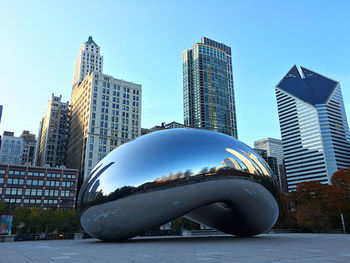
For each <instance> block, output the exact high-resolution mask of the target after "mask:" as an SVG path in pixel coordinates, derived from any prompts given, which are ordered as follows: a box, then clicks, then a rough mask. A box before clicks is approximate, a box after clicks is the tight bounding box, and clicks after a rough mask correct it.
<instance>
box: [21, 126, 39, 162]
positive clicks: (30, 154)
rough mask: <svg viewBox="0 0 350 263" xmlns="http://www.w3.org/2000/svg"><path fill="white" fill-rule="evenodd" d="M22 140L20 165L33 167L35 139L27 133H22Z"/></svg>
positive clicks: (33, 135)
mask: <svg viewBox="0 0 350 263" xmlns="http://www.w3.org/2000/svg"><path fill="white" fill-rule="evenodd" d="M21 137H22V138H23V152H22V160H21V164H25V165H34V159H35V149H36V143H37V141H36V138H35V134H32V133H29V131H23V132H22V134H21Z"/></svg>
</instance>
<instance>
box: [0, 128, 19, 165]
mask: <svg viewBox="0 0 350 263" xmlns="http://www.w3.org/2000/svg"><path fill="white" fill-rule="evenodd" d="M22 153H23V138H22V137H15V136H14V133H13V132H9V131H5V132H4V135H3V137H2V143H1V149H0V163H2V164H14V165H18V164H21V162H22Z"/></svg>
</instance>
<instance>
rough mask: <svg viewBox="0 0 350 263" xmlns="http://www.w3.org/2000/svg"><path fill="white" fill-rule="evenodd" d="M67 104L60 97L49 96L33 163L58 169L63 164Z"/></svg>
mask: <svg viewBox="0 0 350 263" xmlns="http://www.w3.org/2000/svg"><path fill="white" fill-rule="evenodd" d="M68 112H69V102H68V101H67V102H63V101H62V96H59V97H57V96H55V95H54V94H52V95H51V99H50V100H49V102H48V105H47V111H46V114H45V116H44V118H43V119H42V121H41V122H40V127H39V134H38V142H37V151H36V159H35V163H36V165H38V166H43V165H45V164H48V165H50V166H51V167H59V166H61V165H64V164H65V160H64V157H65V146H66V140H67V132H68Z"/></svg>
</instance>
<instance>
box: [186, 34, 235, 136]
mask: <svg viewBox="0 0 350 263" xmlns="http://www.w3.org/2000/svg"><path fill="white" fill-rule="evenodd" d="M182 63H183V102H184V124H185V125H187V126H190V127H194V128H203V129H208V130H212V131H218V132H222V133H225V134H228V135H231V136H233V137H235V138H237V124H236V108H235V96H234V87H233V74H232V59H231V48H230V47H228V46H226V45H224V44H222V43H218V42H216V41H213V40H211V39H209V38H206V37H202V38H201V41H200V43H196V44H195V45H194V46H193V47H192V49H190V50H185V51H184V52H183V54H182Z"/></svg>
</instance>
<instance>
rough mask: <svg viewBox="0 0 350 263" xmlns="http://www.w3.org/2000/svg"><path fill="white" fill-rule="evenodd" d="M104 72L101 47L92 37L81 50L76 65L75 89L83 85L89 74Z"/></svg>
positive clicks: (74, 75)
mask: <svg viewBox="0 0 350 263" xmlns="http://www.w3.org/2000/svg"><path fill="white" fill-rule="evenodd" d="M91 71H93V72H100V73H102V72H103V56H101V55H100V47H99V46H98V45H97V44H96V43H95V41H94V40H93V39H92V37H91V36H89V39H88V41H86V42H85V43H84V44H83V45H82V46H81V48H80V51H79V55H78V57H77V59H76V60H75V63H74V73H73V84H72V85H73V89H74V88H75V86H76V85H78V84H79V83H81V82H82V81H83V79H84V78H85V76H86V75H87V74H88V73H89V72H91Z"/></svg>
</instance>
